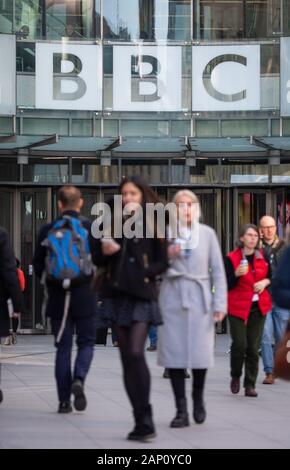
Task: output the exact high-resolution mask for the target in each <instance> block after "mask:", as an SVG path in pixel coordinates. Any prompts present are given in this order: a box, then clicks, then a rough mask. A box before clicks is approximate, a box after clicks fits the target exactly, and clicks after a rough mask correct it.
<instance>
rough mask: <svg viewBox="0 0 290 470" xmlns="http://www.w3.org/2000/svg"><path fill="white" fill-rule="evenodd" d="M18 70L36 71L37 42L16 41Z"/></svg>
mask: <svg viewBox="0 0 290 470" xmlns="http://www.w3.org/2000/svg"><path fill="white" fill-rule="evenodd" d="M16 70H17V72H35V43H29V42H17V43H16Z"/></svg>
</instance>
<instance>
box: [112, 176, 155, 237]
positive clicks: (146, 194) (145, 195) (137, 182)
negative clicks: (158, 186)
mask: <svg viewBox="0 0 290 470" xmlns="http://www.w3.org/2000/svg"><path fill="white" fill-rule="evenodd" d="M127 183H132V184H134V186H136V187H137V188H138V189H139V190H140V191H141V193H142V202H141V205H142V206H143V209H145V210H144V216H145V218H146V223H147V224H148V226H149V227H151V229H152V230H153V233H154V237H156V238H158V239H159V240H164V239H163V237H160V236H159V234H158V223H157V214H156V213H155V214H154V220H151V218H150V217H149V214H148V213H147V211H146V208H145V205H146V204H147V203H152V204H157V203H158V202H160V199H159V197H158V195H157V194H156V192H155V191H153V189H152V188H150V186H149V185H148V183H147V182H146V181H145V180H144V179H143V178H142V177H140V176H126V177H125V178H124V179H123V180H122V182H121V184H120V186H119V193H120V194H121V193H122V189H123V187H124V186H125V184H127Z"/></svg>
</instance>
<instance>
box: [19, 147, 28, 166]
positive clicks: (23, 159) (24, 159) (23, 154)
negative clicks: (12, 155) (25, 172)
mask: <svg viewBox="0 0 290 470" xmlns="http://www.w3.org/2000/svg"><path fill="white" fill-rule="evenodd" d="M28 157H29V151H28V149H19V150H18V152H17V163H18V165H28Z"/></svg>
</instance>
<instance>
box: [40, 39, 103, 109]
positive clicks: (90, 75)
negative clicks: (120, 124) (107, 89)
mask: <svg viewBox="0 0 290 470" xmlns="http://www.w3.org/2000/svg"><path fill="white" fill-rule="evenodd" d="M102 73H103V72H102V47H101V46H98V45H73V44H67V43H65V44H44V43H38V44H36V97H35V101H36V108H43V109H75V110H101V109H102Z"/></svg>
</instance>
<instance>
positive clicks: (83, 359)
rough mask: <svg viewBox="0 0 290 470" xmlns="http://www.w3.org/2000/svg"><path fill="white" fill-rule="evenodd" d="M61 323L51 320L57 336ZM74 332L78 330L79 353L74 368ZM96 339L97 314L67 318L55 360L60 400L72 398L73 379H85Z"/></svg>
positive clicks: (54, 333) (53, 330) (53, 331)
mask: <svg viewBox="0 0 290 470" xmlns="http://www.w3.org/2000/svg"><path fill="white" fill-rule="evenodd" d="M60 325H61V320H52V321H51V327H52V333H53V335H54V336H55V337H57V334H58V332H59V328H60ZM74 332H76V343H77V355H76V359H75V363H74V369H73V370H72V365H71V355H72V347H73V335H74ZM95 339H96V318H95V315H91V316H88V317H78V318H70V317H69V318H68V319H67V322H66V327H65V330H64V332H63V335H62V338H61V340H60V343H59V344H58V345H57V351H56V360H55V378H56V383H57V392H58V398H59V401H69V400H70V395H71V386H72V382H73V380H75V379H80V380H81V381H82V382H84V381H85V378H86V376H87V373H88V371H89V368H90V365H91V362H92V359H93V354H94V346H95Z"/></svg>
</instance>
